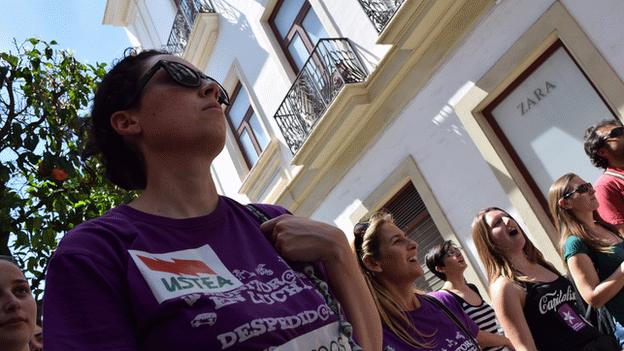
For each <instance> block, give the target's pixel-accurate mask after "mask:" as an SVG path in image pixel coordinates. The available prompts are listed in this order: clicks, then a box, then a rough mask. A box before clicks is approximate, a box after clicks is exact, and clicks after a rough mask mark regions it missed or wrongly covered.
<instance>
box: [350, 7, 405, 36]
mask: <svg viewBox="0 0 624 351" xmlns="http://www.w3.org/2000/svg"><path fill="white" fill-rule="evenodd" d="M403 1H405V0H359V2H360V5H362V8H363V9H364V12H366V15H367V16H368V18H370V20H371V22H373V25H374V26H375V29H377V32H378V33H381V31H383V30H384V28H386V25H387V24H388V22H390V19H391V18H392V16H394V13H395V12H396V11H397V10H398V9H399V7H401V4H402V3H403Z"/></svg>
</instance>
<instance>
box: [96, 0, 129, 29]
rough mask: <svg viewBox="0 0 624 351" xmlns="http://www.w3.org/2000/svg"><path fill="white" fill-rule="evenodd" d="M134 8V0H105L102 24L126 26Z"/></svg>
mask: <svg viewBox="0 0 624 351" xmlns="http://www.w3.org/2000/svg"><path fill="white" fill-rule="evenodd" d="M136 9H137V4H136V0H107V1H106V7H105V9H104V17H103V18H102V24H108V25H112V26H118V27H128V26H129V25H130V22H131V19H132V17H133V16H134V14H135V13H136Z"/></svg>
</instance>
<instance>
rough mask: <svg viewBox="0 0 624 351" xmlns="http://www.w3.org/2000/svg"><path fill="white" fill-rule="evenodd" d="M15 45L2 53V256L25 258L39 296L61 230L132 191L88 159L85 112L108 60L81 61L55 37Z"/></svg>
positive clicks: (125, 198) (0, 241) (24, 262)
mask: <svg viewBox="0 0 624 351" xmlns="http://www.w3.org/2000/svg"><path fill="white" fill-rule="evenodd" d="M15 48H16V52H15V53H13V52H0V67H2V68H0V83H2V84H0V85H1V86H0V254H5V255H6V254H11V255H13V256H14V257H15V258H16V259H17V260H18V262H19V263H20V264H21V265H22V266H23V268H24V269H25V270H26V271H27V274H28V275H29V276H30V278H31V279H32V287H33V291H34V293H35V297H37V298H40V297H41V293H42V291H43V284H42V283H43V280H44V270H45V267H46V266H47V263H48V260H49V258H50V256H51V254H52V252H53V251H54V249H55V248H56V246H57V244H58V240H59V239H60V238H61V237H62V235H64V234H65V233H66V232H67V231H69V230H70V229H72V228H73V227H74V226H76V225H77V224H79V223H82V222H84V221H85V220H88V219H91V218H94V217H97V216H100V215H101V214H103V213H104V212H105V211H106V210H108V209H109V208H111V207H112V206H114V205H115V204H118V203H121V202H126V201H128V200H129V199H130V197H131V196H132V194H129V193H127V192H126V191H124V190H122V189H119V188H117V187H115V186H113V185H112V184H110V183H108V182H107V181H106V180H105V179H104V177H103V173H104V172H103V167H102V164H101V163H100V161H99V160H97V159H96V158H93V157H91V158H88V159H86V158H85V157H83V156H82V155H83V152H84V150H85V147H86V145H87V140H88V138H87V132H88V128H87V122H88V118H87V117H86V116H85V115H86V113H87V111H88V107H89V104H90V99H91V98H92V96H93V93H94V91H95V88H96V85H97V83H98V82H99V81H100V80H101V78H102V77H103V75H104V74H105V66H106V65H105V64H95V65H90V64H84V63H81V62H79V61H78V60H76V58H75V57H74V56H73V54H72V53H70V52H69V51H65V50H60V49H58V47H57V43H56V42H55V41H51V42H49V43H48V42H44V41H41V40H39V39H28V40H26V41H25V42H24V43H22V44H20V45H18V44H17V43H16V45H15ZM3 77H4V79H3Z"/></svg>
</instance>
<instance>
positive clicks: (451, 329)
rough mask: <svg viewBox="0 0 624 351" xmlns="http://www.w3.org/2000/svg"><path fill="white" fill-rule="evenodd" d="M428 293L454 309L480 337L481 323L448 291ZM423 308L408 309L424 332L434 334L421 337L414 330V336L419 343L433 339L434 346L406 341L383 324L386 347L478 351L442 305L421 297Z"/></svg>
mask: <svg viewBox="0 0 624 351" xmlns="http://www.w3.org/2000/svg"><path fill="white" fill-rule="evenodd" d="M429 296H433V297H434V298H437V299H438V300H439V301H440V302H442V304H444V305H445V306H446V307H447V308H448V309H449V310H451V312H453V313H454V314H455V316H456V317H457V319H458V320H459V321H460V322H462V323H463V325H464V326H465V328H466V329H467V330H468V331H469V332H470V333H471V335H472V337H473V338H476V337H477V334H478V333H479V327H478V326H477V325H476V324H475V323H474V322H473V321H472V320H471V319H470V318H469V317H468V316H467V315H466V314H465V313H464V311H463V310H462V308H461V306H460V305H459V303H457V301H456V300H455V299H454V298H453V297H452V296H451V295H449V294H444V293H439V292H437V291H436V292H432V293H429ZM418 300H419V301H420V308H419V309H417V310H414V311H409V312H407V316H408V318H409V319H410V320H411V321H412V323H413V324H414V326H415V327H416V329H417V330H419V331H420V332H421V334H423V335H431V334H433V336H432V337H430V338H426V337H421V336H419V335H417V334H415V333H413V334H412V336H413V337H414V339H415V340H416V341H418V342H420V343H427V342H429V343H431V344H432V346H433V348H427V349H425V348H423V349H418V348H415V347H413V346H410V345H408V344H407V343H405V342H404V341H403V340H402V339H401V338H399V337H398V336H396V335H395V334H394V333H392V331H390V330H389V329H388V328H387V327H386V326H384V328H383V344H384V348H387V347H388V346H389V347H392V349H393V350H395V351H416V350H429V351H477V350H479V348H478V346H477V345H475V344H474V343H473V342H472V340H471V339H470V338H469V337H468V336H466V335H464V333H463V332H462V331H461V329H459V327H457V325H456V324H455V323H454V322H453V321H452V320H451V319H450V318H449V317H448V316H447V315H446V313H444V311H442V310H441V309H440V307H439V306H436V305H434V304H433V303H431V302H429V301H427V300H425V299H423V298H419V299H418Z"/></svg>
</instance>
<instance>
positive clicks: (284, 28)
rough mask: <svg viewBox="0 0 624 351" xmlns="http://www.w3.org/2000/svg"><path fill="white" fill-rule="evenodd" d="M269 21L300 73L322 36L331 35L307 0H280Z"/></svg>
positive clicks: (294, 68) (287, 55)
mask: <svg viewBox="0 0 624 351" xmlns="http://www.w3.org/2000/svg"><path fill="white" fill-rule="evenodd" d="M269 24H270V26H271V29H273V33H274V34H275V36H276V37H277V39H278V41H279V42H280V45H281V46H282V50H283V51H284V53H285V54H286V57H287V58H288V61H289V62H290V65H291V66H292V68H293V70H294V71H295V73H299V71H300V70H301V68H302V67H303V65H304V64H305V62H306V61H307V59H308V57H310V54H311V53H312V51H314V46H315V45H316V43H317V42H318V41H319V39H321V38H327V37H328V35H327V32H326V31H325V28H323V25H322V24H321V21H320V20H319V18H318V16H317V15H316V13H315V12H314V9H313V8H312V6H310V3H309V2H308V1H307V0H280V1H279V3H278V4H277V6H275V10H273V13H272V14H271V17H270V18H269Z"/></svg>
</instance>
